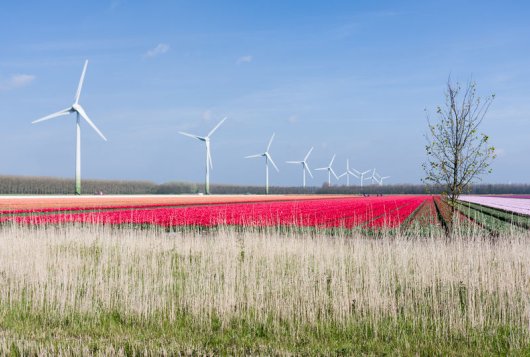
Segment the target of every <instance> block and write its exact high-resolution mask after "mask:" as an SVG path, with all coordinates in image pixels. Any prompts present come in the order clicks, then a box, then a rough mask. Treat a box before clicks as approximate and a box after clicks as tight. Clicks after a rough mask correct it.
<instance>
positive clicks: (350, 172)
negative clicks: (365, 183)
mask: <svg viewBox="0 0 530 357" xmlns="http://www.w3.org/2000/svg"><path fill="white" fill-rule="evenodd" d="M355 171H357V170H355ZM348 173H349V174H350V175H352V176H353V177H355V178H359V175H357V174H356V173H355V172H353V171H348Z"/></svg>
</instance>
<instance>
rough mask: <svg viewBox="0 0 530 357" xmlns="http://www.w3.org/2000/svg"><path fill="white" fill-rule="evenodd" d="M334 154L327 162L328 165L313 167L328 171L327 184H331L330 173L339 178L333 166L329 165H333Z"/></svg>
mask: <svg viewBox="0 0 530 357" xmlns="http://www.w3.org/2000/svg"><path fill="white" fill-rule="evenodd" d="M335 156H336V155H333V157H332V158H331V161H330V162H329V165H328V166H326V167H319V168H318V169H315V170H318V171H324V170H326V171H327V172H328V186H331V174H333V176H335V178H336V179H337V180H338V179H339V177H338V176H337V174H336V173H335V171H333V168H332V167H331V165H333V161H335Z"/></svg>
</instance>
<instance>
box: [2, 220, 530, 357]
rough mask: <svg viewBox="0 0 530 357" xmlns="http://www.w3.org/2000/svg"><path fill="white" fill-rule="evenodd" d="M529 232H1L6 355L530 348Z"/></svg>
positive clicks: (94, 228) (7, 228) (11, 228)
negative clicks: (330, 234) (495, 234)
mask: <svg viewBox="0 0 530 357" xmlns="http://www.w3.org/2000/svg"><path fill="white" fill-rule="evenodd" d="M529 243H530V236H529V235H528V234H527V233H521V232H519V231H513V232H506V233H505V234H504V235H503V236H499V237H497V238H496V239H491V237H490V238H488V239H483V238H481V236H479V235H475V236H471V237H465V238H464V237H458V236H455V237H454V239H452V240H447V239H445V238H442V237H436V236H430V237H426V236H422V235H421V234H420V233H418V235H417V236H411V235H410V232H409V234H407V235H406V237H405V236H400V235H397V236H396V235H395V234H393V235H392V236H384V235H383V236H381V237H379V238H377V239H374V238H366V237H363V236H361V235H355V234H354V235H353V236H351V235H350V236H348V237H342V236H335V237H326V236H322V235H320V234H318V233H315V232H313V233H311V232H307V233H285V232H283V233H281V234H280V233H277V232H275V230H274V229H270V230H260V231H257V230H256V231H255V232H252V231H251V230H246V231H244V232H241V231H237V230H234V229H230V228H221V229H219V230H216V231H211V232H210V233H199V231H193V230H190V231H186V232H177V233H174V232H173V233H171V232H167V231H166V230H163V229H148V230H138V229H126V228H123V227H122V228H121V229H116V228H112V227H109V226H101V225H88V226H74V225H67V226H60V227H55V226H18V225H4V226H2V227H0V354H2V355H3V354H13V355H17V354H43V355H45V354H68V355H79V354H84V355H120V354H151V355H159V354H177V353H183V354H361V353H366V354H395V353H397V354H409V355H411V354H422V355H447V354H453V355H454V354H459V355H491V354H510V353H511V354H519V355H525V354H526V355H527V354H530V342H529V341H530V331H529V329H530V259H528V257H529V256H530V245H529Z"/></svg>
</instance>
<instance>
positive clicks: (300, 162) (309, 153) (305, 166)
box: [286, 148, 313, 188]
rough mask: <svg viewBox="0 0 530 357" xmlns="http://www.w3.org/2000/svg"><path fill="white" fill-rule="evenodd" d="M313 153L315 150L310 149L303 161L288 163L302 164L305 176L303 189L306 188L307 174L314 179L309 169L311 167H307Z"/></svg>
mask: <svg viewBox="0 0 530 357" xmlns="http://www.w3.org/2000/svg"><path fill="white" fill-rule="evenodd" d="M311 151H313V148H311V149H309V151H308V153H307V155H306V156H305V157H304V159H303V160H302V161H286V163H288V164H302V175H303V187H304V188H305V172H306V171H307V173H308V174H309V176H311V178H313V174H312V173H311V170H310V169H309V165H307V159H308V158H309V155H311Z"/></svg>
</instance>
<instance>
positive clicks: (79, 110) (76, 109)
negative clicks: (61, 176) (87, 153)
mask: <svg viewBox="0 0 530 357" xmlns="http://www.w3.org/2000/svg"><path fill="white" fill-rule="evenodd" d="M87 65H88V60H86V61H85V65H84V66H83V72H82V73H81V79H80V80H79V85H78V86H77V92H76V94H75V98H74V104H72V106H71V107H69V108H66V109H63V110H61V111H58V112H56V113H53V114H50V115H47V116H45V117H43V118H40V119H37V120H35V121H33V122H32V124H36V123H40V122H42V121H46V120H50V119H53V118H57V117H61V116H64V115H69V114H72V113H76V145H75V194H76V195H80V194H81V120H80V117H81V118H83V119H84V120H85V121H86V122H87V123H88V125H90V126H91V127H92V129H94V130H95V131H96V133H98V134H99V136H101V138H102V139H103V140H105V141H107V138H106V137H105V136H104V135H103V134H102V133H101V131H99V129H98V128H97V127H96V125H95V124H94V123H93V122H92V120H90V118H89V117H88V115H87V113H86V112H85V110H84V109H83V107H82V106H81V104H79V98H80V97H81V90H82V89H83V82H84V80H85V73H86V68H87Z"/></svg>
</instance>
